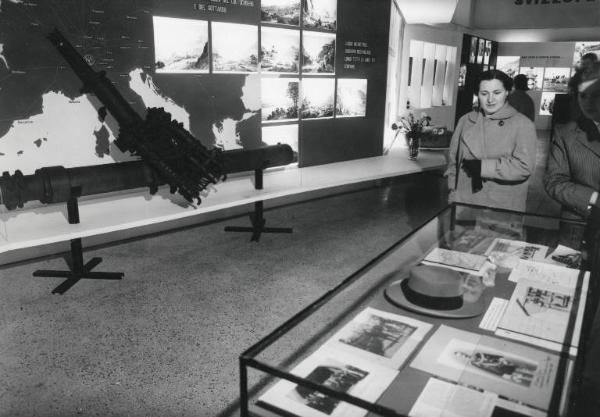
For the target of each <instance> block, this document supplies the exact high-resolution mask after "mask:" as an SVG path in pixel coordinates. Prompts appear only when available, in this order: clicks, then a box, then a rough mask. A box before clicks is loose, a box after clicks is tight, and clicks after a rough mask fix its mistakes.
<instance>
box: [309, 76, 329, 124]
mask: <svg viewBox="0 0 600 417" xmlns="http://www.w3.org/2000/svg"><path fill="white" fill-rule="evenodd" d="M334 90H335V80H334V79H333V78H304V79H303V80H302V85H301V97H302V105H301V116H302V118H303V119H318V118H324V117H333V110H334V109H333V100H334V93H335V91H334Z"/></svg>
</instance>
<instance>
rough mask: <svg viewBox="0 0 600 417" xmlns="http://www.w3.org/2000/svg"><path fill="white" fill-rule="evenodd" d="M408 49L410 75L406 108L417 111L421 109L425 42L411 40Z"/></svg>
mask: <svg viewBox="0 0 600 417" xmlns="http://www.w3.org/2000/svg"><path fill="white" fill-rule="evenodd" d="M409 48H410V51H409V55H410V60H411V65H410V68H409V71H410V73H409V74H408V77H409V83H408V104H409V106H408V107H410V108H417V109H418V108H421V107H422V106H421V84H422V80H423V60H424V59H423V57H424V52H423V51H424V48H425V42H423V41H413V40H411V41H410V44H409Z"/></svg>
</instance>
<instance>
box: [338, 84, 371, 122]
mask: <svg viewBox="0 0 600 417" xmlns="http://www.w3.org/2000/svg"><path fill="white" fill-rule="evenodd" d="M335 114H336V117H364V116H365V115H366V114H367V80H366V79H353V78H338V82H337V99H336V105H335Z"/></svg>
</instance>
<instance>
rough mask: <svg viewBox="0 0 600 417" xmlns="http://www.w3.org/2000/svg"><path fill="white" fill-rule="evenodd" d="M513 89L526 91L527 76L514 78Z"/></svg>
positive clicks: (521, 75) (520, 75) (527, 88)
mask: <svg viewBox="0 0 600 417" xmlns="http://www.w3.org/2000/svg"><path fill="white" fill-rule="evenodd" d="M513 81H514V83H515V88H516V89H517V90H523V91H527V90H529V87H527V75H525V74H519V75H517V76H515V78H514V80H513Z"/></svg>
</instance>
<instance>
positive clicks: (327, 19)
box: [302, 0, 337, 31]
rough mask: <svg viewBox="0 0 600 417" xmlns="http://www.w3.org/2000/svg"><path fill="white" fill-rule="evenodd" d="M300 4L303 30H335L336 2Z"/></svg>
mask: <svg viewBox="0 0 600 417" xmlns="http://www.w3.org/2000/svg"><path fill="white" fill-rule="evenodd" d="M302 3H303V4H302V7H303V15H302V16H303V17H302V23H303V25H304V27H305V28H310V29H323V30H331V31H335V30H336V29H337V0H303V2H302Z"/></svg>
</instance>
